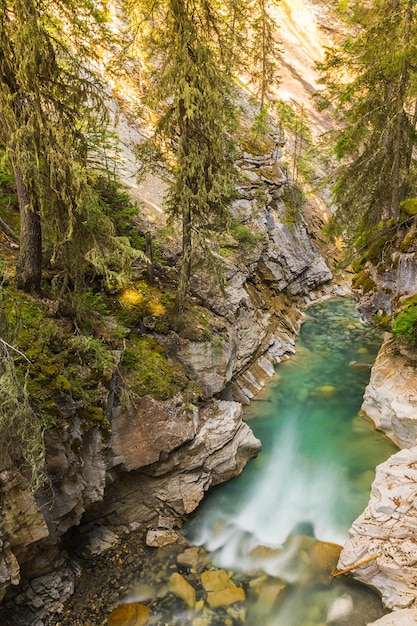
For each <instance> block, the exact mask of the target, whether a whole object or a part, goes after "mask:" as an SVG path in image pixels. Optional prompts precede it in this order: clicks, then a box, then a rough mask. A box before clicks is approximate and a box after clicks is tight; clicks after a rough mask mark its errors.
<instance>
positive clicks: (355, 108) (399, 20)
mask: <svg viewBox="0 0 417 626" xmlns="http://www.w3.org/2000/svg"><path fill="white" fill-rule="evenodd" d="M360 4H361V3H356V5H355V6H354V10H353V12H352V19H356V20H357V21H358V22H359V26H360V28H356V29H355V33H356V34H355V35H354V36H350V37H346V38H345V39H344V41H343V42H342V44H341V45H340V47H339V48H337V47H336V48H333V49H332V50H328V51H327V57H326V61H325V63H324V64H322V65H321V66H320V69H321V70H322V71H323V75H324V76H323V80H324V82H325V83H326V90H325V92H324V96H325V99H326V103H325V105H327V106H330V105H332V106H335V107H336V109H337V112H338V114H339V117H340V121H341V124H340V128H339V130H337V131H335V132H334V133H331V134H330V137H329V139H330V141H331V142H332V143H333V145H334V146H335V149H334V153H335V155H336V158H337V159H338V164H337V166H336V167H335V169H334V171H333V174H332V176H331V180H332V182H333V183H334V187H333V193H334V199H335V202H336V204H337V207H338V209H337V213H336V215H337V216H338V219H339V220H340V222H341V223H342V224H343V227H344V229H345V231H346V232H347V233H348V236H351V237H352V238H355V237H356V235H357V233H358V232H359V233H360V232H361V229H362V228H365V229H372V228H374V225H375V224H377V223H378V222H379V221H380V220H381V218H382V219H385V218H387V217H392V218H394V220H395V222H398V220H399V217H400V215H399V204H400V201H401V199H402V198H404V197H406V196H407V195H409V194H410V193H412V194H414V193H415V191H416V190H415V181H416V159H415V154H414V151H413V145H414V141H415V125H416V119H417V118H416V116H415V111H416V108H415V94H416V88H417V68H416V66H415V65H414V64H413V63H412V62H411V59H413V58H415V55H416V53H417V48H416V41H417V28H416V20H415V10H414V7H413V4H414V3H413V0H399V2H396V3H394V4H393V3H392V2H390V1H389V0H376V1H375V2H373V3H370V4H366V6H365V5H364V4H363V3H362V4H361V10H359V11H357V8H360ZM356 26H358V24H356ZM322 93H323V92H322Z"/></svg>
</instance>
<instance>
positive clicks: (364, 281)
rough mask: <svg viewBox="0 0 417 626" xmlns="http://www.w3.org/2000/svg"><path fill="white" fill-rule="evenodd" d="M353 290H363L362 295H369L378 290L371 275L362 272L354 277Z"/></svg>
mask: <svg viewBox="0 0 417 626" xmlns="http://www.w3.org/2000/svg"><path fill="white" fill-rule="evenodd" d="M352 289H353V290H354V291H355V290H357V289H362V293H364V294H365V293H368V292H370V291H374V290H375V289H376V284H375V282H374V281H373V279H372V278H371V277H370V276H369V274H368V273H367V272H365V271H361V272H359V273H358V274H356V275H355V276H354V277H353V280H352Z"/></svg>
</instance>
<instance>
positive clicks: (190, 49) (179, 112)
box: [130, 0, 235, 315]
mask: <svg viewBox="0 0 417 626" xmlns="http://www.w3.org/2000/svg"><path fill="white" fill-rule="evenodd" d="M138 4H139V3H137V2H134V3H132V5H131V7H130V8H131V9H134V10H135V11H137V10H138ZM214 6H215V5H214V3H210V2H207V1H201V2H199V1H198V2H197V1H196V2H189V1H188V0H166V1H165V2H159V3H154V10H155V11H156V10H157V11H158V13H154V14H153V15H152V16H151V15H149V14H148V16H147V21H146V25H147V27H148V28H151V30H150V33H148V35H149V36H148V38H147V39H146V40H145V41H146V46H147V47H148V49H149V45H150V41H151V40H152V41H153V43H154V44H156V47H155V46H154V47H153V48H152V50H153V51H154V55H155V58H157V63H156V65H155V66H154V73H153V75H152V81H151V83H150V88H149V91H148V93H147V98H146V101H147V103H148V105H151V106H153V107H154V108H155V109H156V110H158V111H159V113H160V117H159V121H158V123H157V126H156V132H155V136H154V137H153V145H154V146H155V145H156V146H157V147H158V150H159V153H158V154H159V157H160V158H162V159H163V160H164V161H165V163H166V165H167V166H168V168H169V169H170V171H171V174H172V179H171V182H170V190H169V194H168V204H167V205H168V211H169V214H170V216H171V217H173V218H178V219H179V220H180V222H181V225H182V259H181V266H180V276H179V285H178V291H177V301H176V309H177V314H178V315H180V314H181V311H182V310H183V307H184V301H185V297H186V295H187V293H188V290H189V282H190V277H191V272H192V251H193V247H194V243H195V241H196V240H198V241H199V242H200V243H205V241H206V237H207V234H208V233H210V232H213V231H216V230H218V229H219V228H225V227H226V226H227V221H228V207H229V204H230V201H231V198H232V197H233V194H234V178H235V167H234V163H233V142H232V125H233V119H234V116H235V113H234V107H233V105H232V101H231V83H230V80H229V79H228V77H227V76H226V74H225V73H224V72H222V70H221V69H220V68H221V60H220V52H219V49H218V48H217V50H216V38H219V37H221V32H220V28H217V19H216V14H215V11H214ZM140 19H141V20H142V24H144V23H145V22H144V21H143V14H142V15H141V17H140V18H138V15H137V14H136V21H138V20H140ZM153 20H154V21H153ZM217 41H219V39H217Z"/></svg>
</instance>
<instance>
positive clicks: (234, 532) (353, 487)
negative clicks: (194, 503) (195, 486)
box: [188, 299, 395, 626]
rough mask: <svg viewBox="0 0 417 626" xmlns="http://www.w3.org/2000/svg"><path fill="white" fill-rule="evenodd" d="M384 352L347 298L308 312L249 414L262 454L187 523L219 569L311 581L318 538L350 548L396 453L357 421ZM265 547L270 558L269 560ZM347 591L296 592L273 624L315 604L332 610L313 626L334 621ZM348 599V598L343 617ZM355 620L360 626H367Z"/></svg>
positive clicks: (291, 625)
mask: <svg viewBox="0 0 417 626" xmlns="http://www.w3.org/2000/svg"><path fill="white" fill-rule="evenodd" d="M380 344H381V337H380V334H379V333H377V332H375V331H374V330H372V329H370V328H367V327H365V326H364V325H362V324H361V322H360V320H359V318H358V315H357V313H356V310H355V306H354V303H353V302H352V301H351V300H348V299H336V300H333V301H329V302H326V303H323V304H320V305H316V306H314V307H312V308H311V309H310V310H309V312H308V317H307V320H306V322H305V323H304V325H303V327H302V332H301V337H300V339H299V342H298V346H297V355H296V357H295V358H293V359H291V360H290V361H287V362H285V363H282V364H280V365H279V367H278V373H277V378H276V380H275V382H274V384H273V385H272V386H271V388H270V389H269V390H268V391H267V392H266V393H265V394H264V396H263V397H262V398H260V399H259V400H258V401H255V402H253V403H252V405H251V407H250V410H249V411H248V414H247V417H248V418H251V421H250V425H251V427H252V429H253V430H254V432H255V435H256V436H257V437H259V439H260V440H261V441H262V445H263V450H262V453H261V454H260V455H259V457H258V458H257V459H256V460H255V461H253V462H251V463H249V464H248V466H247V467H246V468H245V470H244V471H243V473H242V475H241V476H240V477H238V478H237V479H235V480H233V481H230V482H229V483H227V484H225V485H221V486H219V487H216V488H215V489H213V490H212V492H210V493H209V494H208V496H207V498H206V500H205V501H204V503H203V505H202V506H201V507H200V509H199V512H198V513H197V515H196V516H195V517H194V519H193V521H192V522H191V523H190V524H189V530H188V532H189V537H190V540H191V542H193V543H195V544H198V545H204V546H205V547H206V548H207V549H208V550H209V551H210V552H212V553H213V556H214V560H215V563H216V564H217V565H218V566H221V567H225V568H231V569H237V570H243V571H253V570H258V569H259V570H262V571H264V572H266V573H268V574H269V575H272V576H276V577H279V578H280V579H282V580H283V581H285V582H288V583H295V582H296V581H304V582H305V579H306V575H305V571H306V567H307V566H308V565H307V562H308V563H310V560H309V558H308V554H309V550H310V549H311V545H312V544H313V543H314V542H315V539H319V540H321V541H325V542H335V543H339V544H340V543H343V542H344V540H345V539H346V537H347V531H348V529H349V527H350V525H351V523H352V521H353V520H354V519H355V518H356V517H357V516H358V515H359V514H360V513H361V511H362V510H363V509H364V507H365V506H366V503H367V501H368V497H369V491H370V485H371V482H372V480H373V477H374V468H375V466H376V465H377V464H378V463H380V462H381V461H383V460H385V459H386V458H388V456H390V455H391V454H392V453H393V452H394V450H395V448H394V446H393V445H392V444H390V443H389V442H388V441H387V440H386V439H385V438H384V437H383V436H382V435H379V434H377V433H375V432H374V430H373V428H372V426H371V425H370V424H369V423H368V422H367V421H366V420H364V419H363V418H360V417H359V416H358V410H359V408H360V405H361V402H362V396H363V392H364V388H365V386H366V384H367V382H368V380H369V372H370V364H371V363H372V362H373V361H374V358H375V355H376V352H377V350H378V348H379V346H380ZM313 538H315V539H313ZM259 546H268V547H270V548H274V550H270V551H269V553H268V555H267V557H265V554H264V553H262V550H260V549H259ZM306 555H307V556H306ZM345 584H346V583H345ZM336 587H337V588H336ZM300 589H302V591H300ZM344 593H345V590H344V587H343V583H342V584H340V583H338V584H337V586H336V585H335V588H332V589H330V588H329V589H328V590H327V591H326V593H324V592H323V591H322V590H321V589H320V590H319V589H314V586H311V585H310V587H309V591H308V592H307V591H306V587H305V586H303V587H302V588H300V587H297V586H291V587H290V588H288V590H287V592H286V593H285V594H284V597H283V601H282V602H281V603H280V610H279V612H277V614H276V618H275V617H274V616H273V615H272V614H270V616H269V618H268V624H271V625H272V626H275V624H277V625H280V626H281V625H282V626H305V624H307V622H306V621H305V620H306V619H307V618H306V617H305V616H304V617H302V615H303V614H304V613H303V611H304V610H305V609H306V607H307V606H310V605H311V606H310V609H311V610H310V612H309V615H311V614H312V613H313V614H314V610H315V609H317V607H318V606H322V605H323V606H324V605H325V606H326V607H327V608H326V610H324V609H323V610H317V611H316V612H317V614H318V615H319V617H317V620H318V621H314V619H313V621H311V620H312V618H311V617H309V618H308V619H309V620H310V621H308V624H311V625H312V626H313V625H314V624H323V623H329V624H331V623H336V622H332V621H331V617H330V618H329V617H328V616H327V618H326V614H327V610H328V607H329V606H330V603H332V602H333V601H334V600H335V597H336V598H337V597H338V596H340V597H339V599H338V602H339V604H340V606H341V605H342V604H343V601H342V599H341V598H343V594H344ZM358 593H359V594H360V593H363V590H362V589H361V590H360V591H359V592H358ZM300 594H301V596H302V597H303V601H302V602H301V604H300V597H301V596H300ZM323 594H324V595H323ZM349 598H350V600H349ZM349 601H351V602H353V600H352V596H351V595H349V594H348V595H347V596H346V598H345V609H346V606H347V604H348V603H349ZM297 614H298V617H297ZM323 615H324V618H323ZM324 619H327V620H328V621H327V622H324V621H323V620H324ZM358 619H359V621H357V622H355V623H354V626H360V624H362V623H363V624H366V623H367V622H366V621H363V620H364V619H366V618H365V617H362V618H361V619H362V621H360V618H358ZM274 620H275V621H274ZM265 623H266V622H265ZM337 623H340V624H342V623H343V622H337ZM350 623H351V624H353V622H350Z"/></svg>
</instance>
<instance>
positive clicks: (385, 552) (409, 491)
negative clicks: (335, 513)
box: [338, 446, 417, 624]
mask: <svg viewBox="0 0 417 626" xmlns="http://www.w3.org/2000/svg"><path fill="white" fill-rule="evenodd" d="M371 557H375V558H373V559H372V560H370V561H369V562H367V563H364V564H363V565H360V566H359V567H357V568H355V570H354V572H353V573H354V576H355V578H356V579H357V580H360V581H361V582H364V583H367V584H368V585H371V586H373V587H375V588H376V589H377V590H378V591H379V592H380V593H381V595H382V600H383V602H384V604H385V605H386V606H387V607H388V608H391V609H404V608H407V607H411V606H413V605H414V604H416V603H417V585H416V565H417V447H416V446H415V447H413V448H408V449H404V450H401V451H400V452H397V453H396V454H394V455H393V456H392V457H391V458H390V459H388V461H386V462H385V463H382V464H381V465H379V466H378V467H377V472H376V478H375V481H374V483H373V485H372V490H371V497H370V501H369V504H368V506H367V508H366V509H365V511H364V512H363V514H362V515H361V516H360V517H359V518H358V519H357V520H356V521H355V522H354V523H353V525H352V528H351V530H350V532H349V540H348V541H347V543H346V544H345V546H344V548H343V551H342V553H341V558H340V561H339V564H338V567H339V569H345V568H348V567H351V566H352V565H354V564H357V563H361V562H362V561H366V560H367V559H369V558H371ZM383 623H385V622H383ZM388 623H390V622H388ZM395 623H401V624H403V622H395ZM412 623H414V622H412Z"/></svg>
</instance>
